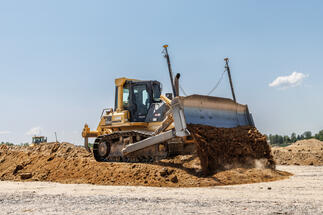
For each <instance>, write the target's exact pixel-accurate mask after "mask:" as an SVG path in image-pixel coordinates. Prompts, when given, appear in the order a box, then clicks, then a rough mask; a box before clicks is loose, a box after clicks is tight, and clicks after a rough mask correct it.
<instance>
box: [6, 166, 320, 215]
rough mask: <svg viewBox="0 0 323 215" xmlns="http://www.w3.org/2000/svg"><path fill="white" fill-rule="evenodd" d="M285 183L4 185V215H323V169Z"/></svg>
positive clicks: (300, 172)
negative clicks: (175, 186) (222, 184)
mask: <svg viewBox="0 0 323 215" xmlns="http://www.w3.org/2000/svg"><path fill="white" fill-rule="evenodd" d="M277 168H278V169H279V170H281V171H287V172H292V173H294V175H293V176H291V177H290V178H288V179H286V180H279V181H274V182H264V183H253V184H244V185H229V186H214V187H204V188H169V187H163V188H159V187H147V186H145V187H144V186H100V185H89V184H60V183H48V182H12V181H10V182H9V181H1V182H0V208H1V212H0V214H77V215H81V214H322V213H323V201H322V199H323V189H322V187H323V166H277Z"/></svg>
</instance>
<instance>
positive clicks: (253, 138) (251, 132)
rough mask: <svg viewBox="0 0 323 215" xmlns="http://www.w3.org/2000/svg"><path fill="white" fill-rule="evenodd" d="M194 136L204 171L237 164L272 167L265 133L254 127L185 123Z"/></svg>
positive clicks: (245, 166)
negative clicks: (226, 126) (221, 126)
mask: <svg viewBox="0 0 323 215" xmlns="http://www.w3.org/2000/svg"><path fill="white" fill-rule="evenodd" d="M188 129H189V130H190V131H191V133H192V134H193V137H194V138H195V140H196V142H197V143H196V149H197V154H198V156H199V158H200V160H201V165H202V169H203V172H204V173H205V174H213V173H214V172H218V171H223V170H226V169H232V168H237V167H242V168H254V167H257V166H262V167H264V168H270V169H275V162H274V159H273V156H272V155H271V150H270V146H269V145H268V143H267V140H266V137H265V136H264V135H262V134H261V133H260V132H259V131H258V130H257V129H256V128H255V127H251V126H242V127H236V128H216V127H212V126H206V125H194V124H191V125H188Z"/></svg>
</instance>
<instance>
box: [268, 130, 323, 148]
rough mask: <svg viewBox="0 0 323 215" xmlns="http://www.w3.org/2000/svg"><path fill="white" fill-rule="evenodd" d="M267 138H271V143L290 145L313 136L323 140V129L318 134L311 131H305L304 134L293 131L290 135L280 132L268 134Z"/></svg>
mask: <svg viewBox="0 0 323 215" xmlns="http://www.w3.org/2000/svg"><path fill="white" fill-rule="evenodd" d="M266 136H267V140H269V142H270V144H271V145H289V144H292V143H295V142H296V141H298V140H307V139H311V138H315V139H318V140H321V141H323V130H320V131H319V132H318V133H317V134H314V135H313V134H312V132H311V131H305V132H304V133H303V134H296V133H294V132H293V133H292V134H291V135H290V136H288V135H284V136H282V135H278V134H275V135H273V134H269V135H266Z"/></svg>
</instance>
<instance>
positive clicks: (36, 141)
mask: <svg viewBox="0 0 323 215" xmlns="http://www.w3.org/2000/svg"><path fill="white" fill-rule="evenodd" d="M41 143H47V137H44V136H33V137H32V140H31V144H30V146H35V145H39V144H41Z"/></svg>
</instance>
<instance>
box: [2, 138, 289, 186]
mask: <svg viewBox="0 0 323 215" xmlns="http://www.w3.org/2000/svg"><path fill="white" fill-rule="evenodd" d="M290 175H291V174H289V173H287V172H283V171H277V170H273V169H262V168H252V169H247V168H233V169H230V170H226V171H221V172H217V173H215V174H212V175H209V176H205V175H203V174H202V171H201V167H200V160H199V158H198V157H197V156H194V155H186V156H177V157H175V158H172V159H164V160H161V161H159V162H158V163H153V164H147V163H120V162H106V163H99V162H96V161H95V160H94V159H93V157H92V155H91V154H90V153H88V152H87V151H86V150H85V149H84V148H83V147H80V146H75V145H73V144H69V143H44V144H41V145H37V146H33V147H22V146H12V147H8V146H5V145H1V146H0V180H14V181H51V182H60V183H89V184H100V185H136V186H137V185H141V186H157V187H165V186H166V187H200V186H216V185H231V184H243V183H255V182H263V181H274V180H280V179H285V178H288V177H289V176H290Z"/></svg>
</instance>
